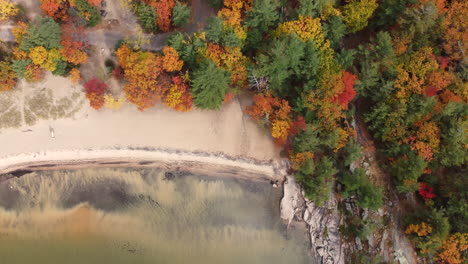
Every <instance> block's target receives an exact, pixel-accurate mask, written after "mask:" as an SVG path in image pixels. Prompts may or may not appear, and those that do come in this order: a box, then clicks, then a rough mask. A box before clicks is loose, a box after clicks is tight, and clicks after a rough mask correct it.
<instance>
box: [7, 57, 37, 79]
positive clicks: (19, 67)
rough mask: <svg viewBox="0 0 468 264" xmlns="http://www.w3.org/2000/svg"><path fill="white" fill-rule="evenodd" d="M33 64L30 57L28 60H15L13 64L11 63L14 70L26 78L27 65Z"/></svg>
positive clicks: (19, 75)
mask: <svg viewBox="0 0 468 264" xmlns="http://www.w3.org/2000/svg"><path fill="white" fill-rule="evenodd" d="M30 64H32V61H31V60H30V59H27V60H13V64H12V65H11V66H12V68H13V71H14V72H15V73H16V75H17V76H18V77H19V78H25V77H26V76H25V72H26V67H27V66H28V65H30Z"/></svg>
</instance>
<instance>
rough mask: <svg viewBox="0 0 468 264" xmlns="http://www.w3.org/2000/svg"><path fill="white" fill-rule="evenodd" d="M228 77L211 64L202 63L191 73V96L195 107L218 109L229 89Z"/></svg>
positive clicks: (224, 72)
mask: <svg viewBox="0 0 468 264" xmlns="http://www.w3.org/2000/svg"><path fill="white" fill-rule="evenodd" d="M229 82H230V76H229V74H228V73H227V72H226V71H224V70H223V69H221V68H218V67H216V66H215V65H214V63H212V62H205V63H203V65H202V66H200V68H198V70H196V71H195V72H194V73H193V78H192V95H193V98H194V100H193V102H194V103H195V105H196V106H197V107H199V108H202V109H211V110H216V109H219V108H220V106H221V104H222V103H223V100H224V95H225V94H226V92H227V90H228V89H229Z"/></svg>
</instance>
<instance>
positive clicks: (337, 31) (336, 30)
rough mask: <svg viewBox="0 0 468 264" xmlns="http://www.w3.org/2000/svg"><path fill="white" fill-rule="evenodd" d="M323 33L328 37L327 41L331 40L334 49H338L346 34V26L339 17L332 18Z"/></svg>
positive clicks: (325, 24)
mask: <svg viewBox="0 0 468 264" xmlns="http://www.w3.org/2000/svg"><path fill="white" fill-rule="evenodd" d="M309 2H311V1H309ZM323 31H324V32H325V34H326V35H327V39H329V40H330V42H331V45H332V47H333V48H334V49H338V48H339V47H340V44H341V39H342V38H343V37H344V35H345V34H346V25H345V24H344V23H343V20H342V19H341V18H340V17H339V16H331V17H330V18H329V19H328V21H327V22H326V23H324V24H323Z"/></svg>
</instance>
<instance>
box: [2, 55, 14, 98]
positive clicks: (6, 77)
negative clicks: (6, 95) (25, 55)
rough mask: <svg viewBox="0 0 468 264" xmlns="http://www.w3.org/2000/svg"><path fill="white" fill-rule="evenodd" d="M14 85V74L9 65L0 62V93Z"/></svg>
mask: <svg viewBox="0 0 468 264" xmlns="http://www.w3.org/2000/svg"><path fill="white" fill-rule="evenodd" d="M15 85H16V73H15V72H14V71H13V69H12V68H11V63H9V62H6V61H0V91H8V90H11V89H12V88H13V87H15Z"/></svg>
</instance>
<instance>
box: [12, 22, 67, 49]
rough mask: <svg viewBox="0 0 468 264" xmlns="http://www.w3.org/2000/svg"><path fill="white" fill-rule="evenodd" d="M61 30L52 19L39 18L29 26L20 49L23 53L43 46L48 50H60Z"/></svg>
mask: <svg viewBox="0 0 468 264" xmlns="http://www.w3.org/2000/svg"><path fill="white" fill-rule="evenodd" d="M61 34H62V32H61V30H60V26H59V24H57V22H55V21H54V20H53V19H52V18H51V17H42V18H39V19H38V20H37V21H36V22H35V23H31V24H29V25H28V27H27V29H26V34H25V36H24V37H23V40H22V41H21V44H20V46H19V48H20V49H21V50H23V51H29V49H31V48H33V47H36V46H43V47H44V48H46V49H48V50H49V49H54V48H56V49H60V48H61V47H62V46H61V45H60V41H61Z"/></svg>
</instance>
